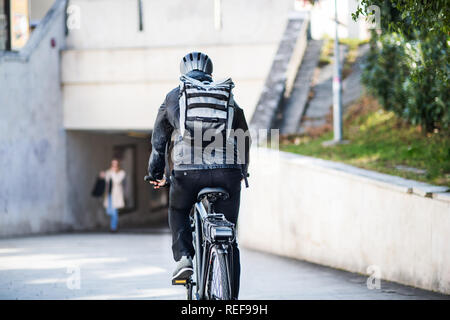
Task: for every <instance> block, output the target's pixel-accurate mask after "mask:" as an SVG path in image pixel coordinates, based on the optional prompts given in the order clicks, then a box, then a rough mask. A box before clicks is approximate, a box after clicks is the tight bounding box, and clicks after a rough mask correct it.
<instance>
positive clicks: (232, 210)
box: [169, 169, 242, 298]
mask: <svg viewBox="0 0 450 320" xmlns="http://www.w3.org/2000/svg"><path fill="white" fill-rule="evenodd" d="M241 179H242V174H241V170H240V169H207V170H186V171H180V170H176V171H173V172H172V177H171V186H170V193H169V226H170V230H171V231H172V251H173V257H174V259H175V261H178V260H180V259H181V257H182V256H190V257H194V254H195V252H194V247H193V244H192V232H191V228H190V221H189V213H190V211H191V208H192V206H193V205H194V203H195V202H197V194H198V192H199V191H200V190H201V189H202V188H204V187H222V188H224V189H226V190H227V191H228V193H229V194H230V197H229V198H228V199H227V200H217V201H216V203H215V204H214V209H215V211H216V212H217V213H223V214H224V215H225V217H226V219H227V220H228V221H230V222H232V223H234V224H235V225H236V223H237V219H238V214H239V204H240V196H241ZM233 270H234V283H233V288H234V289H233V297H234V298H237V297H238V294H239V277H240V273H241V267H240V261H239V249H238V246H237V242H235V244H234V245H233Z"/></svg>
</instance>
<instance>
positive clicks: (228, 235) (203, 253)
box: [188, 201, 235, 299]
mask: <svg viewBox="0 0 450 320" xmlns="http://www.w3.org/2000/svg"><path fill="white" fill-rule="evenodd" d="M208 207H209V212H207V211H206V209H205V207H204V205H203V203H202V202H201V201H199V202H197V203H196V204H195V205H194V215H193V219H194V239H193V240H194V246H195V251H196V253H195V261H196V268H195V269H196V270H195V271H196V273H195V274H196V279H195V287H196V291H197V292H196V296H197V299H205V298H206V296H205V290H206V285H207V283H208V280H209V272H208V271H209V267H210V261H211V257H212V251H213V249H214V248H216V250H217V253H218V254H223V255H224V257H225V261H226V269H227V270H226V271H227V276H228V277H227V278H228V287H229V290H230V291H229V292H232V291H231V290H232V285H231V284H232V281H231V275H232V272H231V266H232V265H233V264H232V263H233V261H232V260H233V258H232V257H233V247H232V245H231V244H232V243H233V242H234V240H235V230H234V226H233V227H232V228H230V227H226V226H220V225H214V222H209V220H208V219H219V221H226V219H225V217H224V216H223V214H216V213H213V212H211V211H212V210H211V205H209V206H208ZM220 219H221V220H220ZM226 222H227V221H226ZM228 223H229V222H228ZM205 224H207V225H208V226H210V227H211V230H214V231H213V233H214V235H211V234H209V232H208V230H205ZM188 290H189V288H188Z"/></svg>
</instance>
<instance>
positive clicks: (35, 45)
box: [0, 1, 73, 236]
mask: <svg viewBox="0 0 450 320" xmlns="http://www.w3.org/2000/svg"><path fill="white" fill-rule="evenodd" d="M64 5H65V3H64V1H58V2H56V3H55V5H54V6H53V7H52V9H51V10H50V11H49V13H48V14H47V15H46V17H45V18H44V19H43V20H42V22H41V24H40V25H39V26H38V27H37V28H36V29H35V30H34V31H33V33H32V34H31V37H30V39H29V40H28V42H27V44H26V46H25V47H24V48H23V49H22V50H20V51H19V52H1V53H0V236H4V235H13V234H27V233H34V232H50V231H57V230H61V229H66V228H67V227H68V226H70V225H71V224H72V223H73V217H72V216H70V215H67V214H66V212H65V209H64V204H65V202H66V192H65V191H66V175H65V163H66V154H65V143H66V140H65V139H66V135H65V132H64V130H63V110H62V107H61V106H62V96H61V89H60V56H59V53H60V49H61V48H63V47H64V44H65V34H64ZM51 39H54V40H55V47H52V46H51Z"/></svg>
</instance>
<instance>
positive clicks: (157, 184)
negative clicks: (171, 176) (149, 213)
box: [150, 176, 167, 189]
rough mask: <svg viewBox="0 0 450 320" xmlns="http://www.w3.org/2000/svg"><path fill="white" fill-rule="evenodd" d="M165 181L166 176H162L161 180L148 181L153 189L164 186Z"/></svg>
mask: <svg viewBox="0 0 450 320" xmlns="http://www.w3.org/2000/svg"><path fill="white" fill-rule="evenodd" d="M166 182H167V180H166V176H164V177H163V178H162V179H161V180H156V181H150V183H151V184H152V185H153V189H159V188H161V187H164V186H165V185H166Z"/></svg>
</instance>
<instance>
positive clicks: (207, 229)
mask: <svg viewBox="0 0 450 320" xmlns="http://www.w3.org/2000/svg"><path fill="white" fill-rule="evenodd" d="M144 179H145V180H146V181H148V177H147V176H146V177H145V178H144ZM228 197H229V194H228V192H227V191H226V190H225V189H223V188H212V187H211V188H210V187H208V188H203V189H201V190H200V191H199V193H198V195H197V202H196V203H195V204H194V206H193V207H192V210H191V213H190V215H189V218H190V221H191V228H192V239H193V245H194V249H195V257H194V274H193V275H192V276H191V277H189V279H184V280H173V281H172V285H183V286H185V287H186V298H187V300H194V298H195V300H230V299H232V292H233V291H232V290H233V287H232V285H233V271H232V266H233V243H234V242H235V241H236V230H235V226H234V224H233V223H231V222H229V221H228V220H226V218H225V216H224V215H223V214H222V213H216V212H215V211H214V203H215V202H216V201H217V200H219V199H222V200H226V199H227V198H228Z"/></svg>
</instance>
